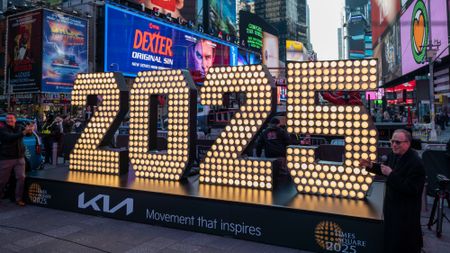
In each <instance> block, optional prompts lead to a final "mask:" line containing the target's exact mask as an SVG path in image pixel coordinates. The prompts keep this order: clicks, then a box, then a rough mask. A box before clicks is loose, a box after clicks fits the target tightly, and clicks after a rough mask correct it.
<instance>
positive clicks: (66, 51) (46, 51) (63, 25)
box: [42, 10, 88, 92]
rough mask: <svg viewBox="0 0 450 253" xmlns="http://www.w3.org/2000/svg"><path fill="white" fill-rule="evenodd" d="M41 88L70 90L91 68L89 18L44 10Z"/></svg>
mask: <svg viewBox="0 0 450 253" xmlns="http://www.w3.org/2000/svg"><path fill="white" fill-rule="evenodd" d="M43 31H44V35H43V63H42V91H44V92H69V91H70V90H71V89H72V86H73V82H74V80H75V78H76V75H77V74H78V73H85V72H87V70H88V49H87V43H88V35H87V21H86V20H83V19H80V18H76V17H73V16H68V15H64V14H61V13H56V12H52V11H48V10H44V21H43Z"/></svg>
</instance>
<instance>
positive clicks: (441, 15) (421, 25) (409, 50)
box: [400, 0, 448, 75]
mask: <svg viewBox="0 0 450 253" xmlns="http://www.w3.org/2000/svg"><path fill="white" fill-rule="evenodd" d="M429 2H430V3H431V15H429V11H428V1H423V0H416V1H413V2H412V3H411V4H410V5H409V6H408V8H407V9H406V11H405V12H404V13H403V14H402V16H401V19H400V24H401V27H400V30H401V47H402V50H401V52H402V74H403V75H405V74H408V73H410V72H412V71H415V70H417V69H419V68H421V67H423V66H425V63H426V57H427V47H428V45H429V41H430V36H431V40H432V41H433V43H435V42H437V41H439V42H440V43H441V45H440V46H439V49H438V51H437V55H440V57H444V56H446V55H448V48H447V46H448V29H447V2H446V0H432V1H429Z"/></svg>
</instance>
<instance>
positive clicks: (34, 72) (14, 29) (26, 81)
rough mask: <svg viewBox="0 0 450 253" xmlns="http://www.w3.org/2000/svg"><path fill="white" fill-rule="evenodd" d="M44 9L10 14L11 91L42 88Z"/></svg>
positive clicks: (9, 69)
mask: <svg viewBox="0 0 450 253" xmlns="http://www.w3.org/2000/svg"><path fill="white" fill-rule="evenodd" d="M41 24H42V13H41V12H40V11H38V12H31V13H27V14H24V15H20V16H13V17H9V18H8V51H7V54H6V55H7V60H6V62H7V64H8V65H7V66H8V67H7V73H6V77H7V81H6V82H7V83H9V84H10V85H11V88H12V92H14V93H15V92H33V91H38V90H39V88H40V87H39V84H40V82H41V62H42V60H41V59H42V52H41V48H42V30H41Z"/></svg>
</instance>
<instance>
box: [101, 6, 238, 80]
mask: <svg viewBox="0 0 450 253" xmlns="http://www.w3.org/2000/svg"><path fill="white" fill-rule="evenodd" d="M105 26H106V27H105V66H104V69H105V71H120V72H122V73H123V74H124V75H127V76H136V74H137V72H139V71H145V70H155V69H189V70H190V72H191V74H192V77H193V79H194V81H196V82H198V81H200V80H202V79H204V77H205V73H207V71H208V69H209V67H211V66H229V65H230V64H234V63H235V62H236V60H234V59H231V58H232V57H234V58H237V53H236V52H234V51H237V50H235V49H234V48H230V47H231V44H230V46H226V45H224V44H221V43H220V42H218V41H216V40H213V39H207V38H202V37H201V36H200V35H198V34H195V33H192V32H190V31H187V30H182V29H180V28H177V27H173V26H170V25H168V24H164V23H161V22H158V21H156V20H152V19H150V18H147V17H144V16H141V15H139V14H136V13H131V12H128V11H125V10H121V9H119V8H117V7H114V6H110V5H106V22H105ZM113 31H120V32H113Z"/></svg>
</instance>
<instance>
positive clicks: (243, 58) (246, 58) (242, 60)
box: [237, 49, 261, 66]
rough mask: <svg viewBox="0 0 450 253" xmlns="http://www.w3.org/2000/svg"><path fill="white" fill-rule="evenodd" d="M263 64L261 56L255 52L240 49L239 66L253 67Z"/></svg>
mask: <svg viewBox="0 0 450 253" xmlns="http://www.w3.org/2000/svg"><path fill="white" fill-rule="evenodd" d="M260 63H261V55H260V54H257V53H255V52H251V51H247V50H243V49H239V51H238V58H237V65H239V66H242V65H253V64H260Z"/></svg>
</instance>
